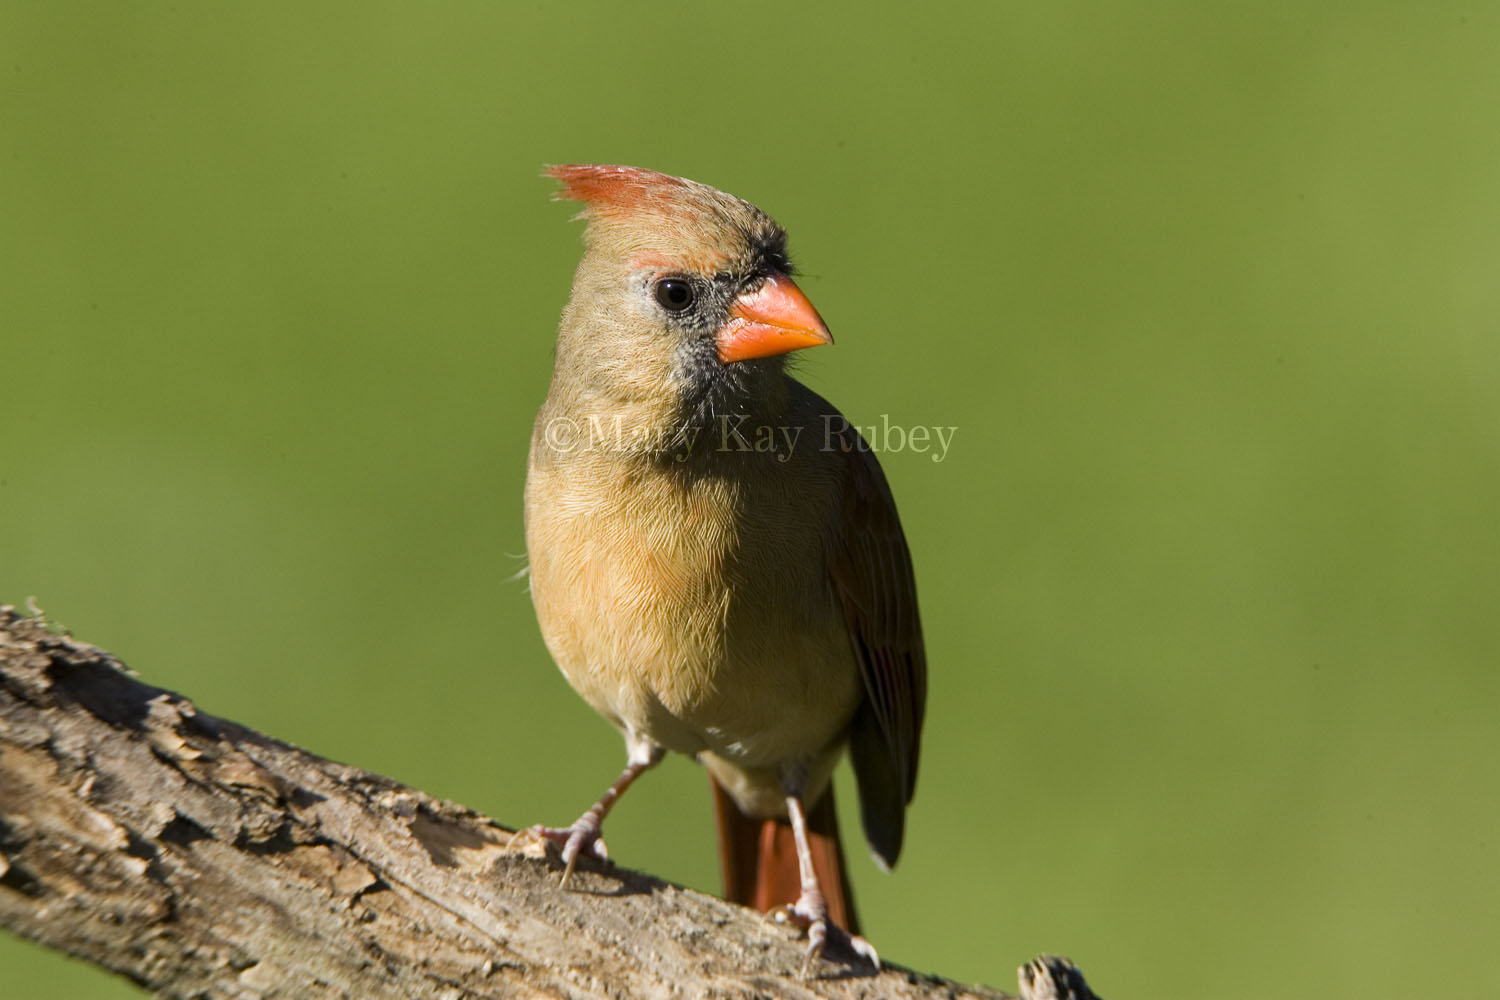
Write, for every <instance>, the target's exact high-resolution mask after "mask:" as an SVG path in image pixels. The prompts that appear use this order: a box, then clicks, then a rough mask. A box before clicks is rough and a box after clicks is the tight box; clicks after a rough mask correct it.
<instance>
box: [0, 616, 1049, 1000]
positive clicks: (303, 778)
mask: <svg viewBox="0 0 1500 1000" xmlns="http://www.w3.org/2000/svg"><path fill="white" fill-rule="evenodd" d="M522 840H527V838H517V842H518V844H519V843H520V842H521V841H522ZM510 843H511V834H510V832H509V831H506V830H505V829H503V828H501V827H499V826H498V825H496V824H495V823H493V822H492V821H490V820H488V819H486V818H485V817H483V816H480V815H479V814H477V813H475V812H474V811H472V810H470V809H465V808H463V807H462V806H458V805H454V804H453V803H450V802H444V801H441V800H438V799H435V798H433V797H431V796H429V795H425V794H423V793H422V792H419V791H416V790H414V789H411V788H407V787H405V786H402V785H400V784H398V783H396V782H394V781H392V780H390V779H388V778H383V777H380V776H379V775H375V774H370V773H369V772H367V771H361V770H359V769H358V768H354V767H348V766H346V765H343V764H335V763H333V762H331V761H327V760H323V759H322V758H319V757H315V756H313V755H312V754H309V753H306V752H304V751H302V750H299V749H297V748H296V747H292V746H288V745H287V744H285V743H281V742H279V741H277V740H274V739H271V738H270V737H267V736H263V735H261V734H260V733H256V732H253V731H252V730H249V729H246V728H244V727H243V726H239V725H236V724H235V723H233V722H228V721H226V720H223V719H219V718H215V717H214V716H211V715H207V714H205V713H203V712H200V711H198V709H197V708H196V707H195V706H194V705H193V703H192V702H190V701H188V700H187V699H185V698H183V697H181V696H179V695H176V694H173V693H172V692H170V691H163V690H161V689H160V688H154V687H150V686H148V685H145V684H142V683H140V682H139V681H137V680H136V679H134V677H133V676H132V675H131V674H130V673H129V672H128V671H127V670H126V668H125V667H124V666H123V665H122V664H121V663H120V662H119V661H118V660H117V659H115V658H114V657H112V656H110V655H109V654H108V653H105V652H103V651H102V650H99V649H96V648H94V647H92V646H88V645H86V644H83V643H78V642H75V641H73V640H72V639H71V638H67V637H64V636H59V635H55V634H53V633H52V632H50V631H48V629H47V628H46V627H45V623H44V622H43V621H42V620H41V619H39V618H33V617H24V616H21V615H19V614H17V613H16V612H15V610H14V609H12V608H9V607H0V927H5V928H7V929H9V930H11V931H14V932H15V933H17V934H20V935H22V936H24V937H27V938H30V939H31V940H33V941H37V942H40V943H41V944H44V945H46V946H48V947H51V948H56V949H59V950H61V951H64V952H67V953H68V954H70V955H74V956H76V957H78V958H82V959H84V960H86V961H88V962H92V963H94V964H96V965H99V966H102V967H104V968H106V969H110V970H112V971H114V972H117V973H119V974H121V975H124V976H127V977H129V978H130V979H131V980H133V981H134V982H136V983H138V984H139V985H141V986H142V987H144V988H146V989H148V990H152V991H154V992H158V993H161V994H164V995H167V996H174V997H261V996H268V995H272V994H274V995H276V996H289V997H307V998H317V997H359V998H366V997H369V998H375V997H402V998H438V997H442V998H448V1000H457V998H481V997H510V996H547V997H601V998H602V997H611V998H627V997H660V996H713V997H725V998H729V997H751V996H766V995H775V996H788V997H853V996H856V995H858V996H860V997H866V998H887V997H890V998H895V997H902V998H917V997H944V998H958V997H975V998H997V997H1000V996H1002V994H999V993H996V992H994V991H992V990H989V989H986V988H983V987H964V986H960V985H958V984H955V983H951V982H949V981H947V980H943V979H938V978H934V977H931V976H924V975H918V974H916V973H912V972H909V971H907V970H905V969H901V968H894V967H891V968H887V969H886V970H885V971H883V972H881V973H880V974H878V975H868V976H867V975H863V974H861V973H862V970H850V971H847V972H843V973H840V972H839V971H838V970H837V969H836V967H834V966H832V965H826V964H825V970H827V971H825V975H824V977H823V978H819V979H816V980H813V981H802V980H800V979H799V978H798V972H799V971H800V968H801V965H802V952H803V947H804V945H803V944H802V942H800V941H798V940H795V939H794V938H793V937H792V936H791V934H790V933H789V932H788V931H787V930H786V929H784V928H782V927H779V926H776V925H773V924H769V923H765V922H763V921H762V919H761V917H760V915H759V914H756V913H754V912H753V911H750V910H747V909H745V908H743V907H739V906H733V905H730V904H728V903H725V902H722V901H721V900H717V899H714V898H712V897H709V896H705V895H702V894H700V893H696V892H692V891H689V890H686V889H682V888H680V887H678V886H674V885H671V884H669V883H666V882H662V881H660V880H658V879H654V878H652V877H650V876H647V875H642V874H639V873H637V872H632V871H628V870H626V869H623V868H618V867H614V866H609V865H596V866H584V865H581V866H580V869H579V871H578V872H577V873H575V875H574V886H573V887H570V889H569V890H568V891H562V890H559V888H558V886H557V872H556V868H555V865H553V864H552V863H551V862H549V861H547V860H544V859H542V858H540V852H541V849H540V847H539V845H536V844H530V846H529V847H527V848H526V849H520V848H519V847H518V848H517V849H515V850H512V849H511V848H510ZM1028 992H1029V990H1028Z"/></svg>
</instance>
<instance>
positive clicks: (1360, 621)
mask: <svg viewBox="0 0 1500 1000" xmlns="http://www.w3.org/2000/svg"><path fill="white" fill-rule="evenodd" d="M1497 115H1500V11H1497V9H1496V7H1495V6H1494V5H1493V4H1476V3H1469V4H1463V3H1450V2H1440V3H1424V4H1417V3H1354V2H1349V3H1314V4H1308V5H1294V4H1260V5H1244V4H1238V5H1230V4H1204V3H1193V2H1187V0H1178V2H1171V3H1157V4H1144V5H1143V4H1139V3H1119V2H1112V3H1098V4H1079V3H1060V4H1034V3H1026V4H1018V3H1014V4H990V5H981V4H969V5H963V6H954V7H944V6H942V5H933V4H923V5H918V6H917V7H915V8H914V7H912V6H911V5H900V6H891V7H889V8H888V9H884V10H882V9H880V8H879V7H872V6H870V5H857V4H853V3H843V4H830V5H826V6H822V7H820V6H818V5H813V4H806V3H801V4H787V3H762V4H757V5H754V6H750V7H743V6H731V5H721V6H717V7H712V8H710V7H707V6H704V7H674V6H672V5H663V4H651V5H642V6H630V5H626V4H620V3H600V2H593V0H589V2H582V0H579V2H574V3H571V4H568V5H566V6H562V5H547V6H544V5H541V4H535V5H524V6H523V5H503V4H496V3H465V4H456V3H435V4H394V3H368V2H362V3H352V2H346V3H333V4H329V3H313V4H305V3H299V4H289V3H263V4H239V5H229V4H212V5H209V4H189V3H178V4H172V5H169V4H165V3H155V2H150V3H145V2H137V3H129V4H99V3H89V4H82V3H76V2H54V3H47V4H42V3H35V4H33V3H21V2H11V3H6V4H5V5H4V6H3V8H0V434H3V437H0V440H3V452H0V600H5V601H9V602H11V603H20V602H21V601H23V600H24V599H25V598H26V597H27V596H28V595H35V596H36V597H37V599H38V601H39V602H40V604H41V606H42V607H43V608H45V609H46V610H47V611H48V612H49V613H50V614H52V615H53V616H55V617H56V618H57V619H59V620H60V621H61V622H63V623H64V624H65V625H67V626H68V627H70V628H71V629H72V630H73V632H74V633H75V634H76V635H77V636H79V637H80V638H82V639H85V640H88V641H90V642H94V643H97V644H99V645H102V646H105V647H108V648H109V649H112V650H114V651H116V652H118V653H119V654H120V655H122V656H123V657H124V658H125V659H126V660H127V661H128V662H130V663H131V664H132V665H133V666H135V667H136V668H137V669H138V670H139V671H140V672H141V673H142V674H143V675H144V676H145V678H146V679H147V680H149V681H151V682H152V683H155V684H159V685H163V686H166V687H169V688H174V689H177V690H180V691H182V692H184V693H185V694H187V695H189V696H191V697H193V698H195V699H196V700H197V701H198V702H199V703H200V704H201V705H202V706H203V707H204V708H205V710H208V711H212V712H214V713H217V714H221V715H226V716H229V717H232V718H235V719H237V720H240V721H242V722H245V723H247V724H250V725H253V726H256V727H258V728H261V729H264V730H266V731H268V732H270V733H272V734H274V735H276V736H279V737H282V738H285V739H288V740H291V741H294V742H296V743H298V744H301V745H303V746H305V747H308V748H309V749H311V750H314V751H316V752H318V753H321V754H324V755H327V756H330V757H333V758H337V759H339V760H344V761H349V762H353V763H356V764H360V765H363V766H365V767H368V768H372V769H374V770H377V771H382V772H385V773H388V774H391V775H393V776H395V777H397V778H399V779H401V780H403V781H406V782H410V783H412V784H414V785H417V786H420V787H422V788H424V789H427V790H429V791H432V792H434V793H437V794H439V795H443V796H447V797H451V798H453V799H457V800H459V801H462V802H464V803H467V804H469V805H472V806H474V807H476V808H479V809H482V810H484V811H486V812H488V813H490V814H492V815H494V816H496V817H497V818H499V819H500V820H502V821H504V822H506V823H509V824H513V825H514V824H528V823H533V822H538V821H547V822H552V823H561V822H567V821H571V820H572V819H573V817H575V816H576V815H577V814H578V812H579V811H580V810H581V809H582V808H583V807H584V806H585V805H587V804H588V803H589V802H592V801H593V799H594V798H595V797H596V796H597V794H598V793H599V792H600V790H601V789H602V787H603V785H604V784H605V783H606V782H607V781H609V780H610V779H612V778H613V777H614V775H615V774H616V772H617V770H618V768H619V766H620V765H621V764H622V762H623V750H622V747H621V744H620V741H619V739H618V737H617V736H616V735H615V733H614V732H613V731H612V730H611V729H610V728H609V727H608V726H607V725H606V724H605V723H604V722H602V721H600V720H599V719H597V718H596V717H595V716H594V715H593V714H592V713H591V712H590V711H589V709H588V708H587V707H585V706H584V704H583V703H582V702H581V701H580V700H578V699H577V698H576V697H575V696H574V695H573V693H572V692H571V691H570V690H569V689H568V687H567V685H566V684H565V683H564V681H563V680H562V678H561V676H560V675H559V674H558V673H557V672H556V670H555V669H554V668H553V667H552V665H551V664H550V662H549V660H548V657H547V654H546V651H545V649H544V648H543V646H542V644H541V642H540V639H539V637H538V634H537V630H536V626H535V623H534V621H533V618H532V611H531V606H530V602H529V599H528V598H527V595H526V592H525V589H524V582H523V581H518V580H517V579H515V577H514V574H515V573H516V572H517V570H519V569H520V568H521V567H522V565H523V557H522V555H521V553H522V551H523V547H524V543H523V539H522V528H521V484H522V478H523V475H524V464H525V452H526V446H527V437H528V433H529V429H530V421H531V418H532V414H533V413H534V411H535V408H536V406H537V404H538V402H539V401H540V399H541V397H542V395H543V393H544V391H545V388H546V384H547V378H548V373H549V370H550V351H551V344H552V337H553V331H554V328H555V324H556V320H557V316H558V313H559V310H560V308H561V307H562V304H563V302H564V300H565V298H566V296H567V292H568V287H569V282H570V279H571V273H572V269H573V266H574V264H575V262H576V259H577V256H578V253H579V227H578V225H577V224H574V223H571V222H569V221H568V220H569V216H570V215H571V213H572V209H571V208H569V207H566V206H562V205H558V204H554V203H551V202H549V201H548V197H547V196H548V192H549V189H550V187H551V185H550V184H549V183H547V182H545V181H543V180H542V179H540V178H539V176H538V172H539V170H540V168H541V166H542V164H544V163H548V162H568V161H579V160H582V161H604V162H622V163H635V164H643V165H648V166H651V167H655V168H657V169H661V170H665V171H669V172H673V173H679V174H684V175H687V176H690V177H694V178H696V179H699V180H703V181H706V182H708V183H711V184H714V185H716V186H719V187H722V188H725V189H727V190H729V191H731V192H734V193H735V194H738V195H741V196H743V197H745V198H747V199H749V200H751V201H754V202H756V203H758V204H760V205H761V206H762V207H764V208H765V209H767V210H768V211H770V212H771V213H772V214H774V215H775V216H776V217H777V218H778V219H779V220H780V221H781V222H782V223H783V224H785V225H786V226H787V227H788V228H789V229H790V230H791V233H792V240H793V250H794V252H795V253H796V254H797V256H798V260H799V263H800V265H801V267H802V268H803V270H804V272H805V274H806V275H807V277H806V278H805V279H804V280H803V281H802V284H803V287H804V288H805V289H806V290H807V291H808V293H809V294H810V296H811V297H812V298H813V300H814V301H815V302H816V303H817V304H818V307H819V309H820V310H821V311H822V313H823V315H824V316H825V317H827V319H828V321H829V324H830V326H831V327H832V328H833V330H834V331H835V333H836V335H837V336H838V338H839V341H838V346H837V347H836V348H832V349H825V350H821V351H816V352H809V354H808V356H806V358H805V361H804V364H803V368H802V371H803V373H804V376H805V378H806V379H807V380H808V381H809V382H810V383H811V384H812V385H813V386H814V387H816V388H817V389H818V390H820V391H822V392H824V393H825V394H827V395H828V396H830V397H831V398H832V399H834V400H836V401H837V402H838V403H839V405H840V406H841V407H842V408H843V409H844V410H845V411H846V412H847V413H849V414H850V415H851V416H852V417H853V418H854V419H855V421H856V422H857V423H861V424H870V423H873V422H878V421H879V420H880V419H881V415H882V414H886V415H889V419H890V420H891V421H892V422H893V423H896V424H900V425H903V426H911V425H929V426H931V425H944V426H956V427H957V428H958V430H957V432H956V437H955V439H954V442H953V447H952V450H951V452H950V453H949V455H948V457H947V459H946V460H945V461H943V462H941V463H936V462H933V461H931V460H930V456H927V455H918V454H913V453H911V452H890V453H887V454H886V455H885V456H884V457H883V461H884V464H885V466H886V469H887V471H888V473H889V475H890V478H891V480H892V483H893V486H894V489H895V492H896V495H897V497H898V499H899V500H900V503H901V509H902V513H903V515H904V518H905V521H906V527H907V533H908V535H909V537H910V540H911V546H912V549H913V551H914V553H915V556H916V564H917V571H918V577H919V583H920V588H921V594H922V601H923V611H924V618H925V624H926V633H927V638H928V643H929V653H930V658H931V663H932V671H933V678H932V697H931V704H930V707H929V716H928V724H927V731H926V742H925V747H924V752H923V769H924V770H923V773H922V776H921V781H920V782H919V787H918V796H917V800H916V803H915V808H914V812H913V814H912V817H911V827H910V830H909V835H908V840H907V844H908V847H907V852H906V854H905V856H904V857H903V859H902V863H901V865H900V866H899V867H898V869H897V871H896V872H895V874H894V875H892V876H883V875H881V874H879V873H878V872H877V871H876V869H875V868H874V866H873V865H872V864H867V863H865V861H864V860H863V852H862V851H860V852H858V853H859V854H860V858H858V859H857V864H856V870H855V879H856V882H857V886H858V890H859V893H860V901H861V904H862V906H863V908H864V910H865V911H866V923H867V932H868V934H869V936H870V937H871V939H872V940H873V941H874V942H875V943H876V944H877V945H878V946H879V947H880V949H881V952H882V954H883V955H885V956H886V957H887V958H889V959H891V960H894V961H896V962H900V963H904V964H910V965H913V966H915V967H917V968H919V969H924V970H936V971H940V972H942V973H945V974H948V975H952V976H956V977H959V978H962V979H967V980H975V979H977V980H984V981H988V982H990V983H994V984H998V985H1003V986H1008V985H1010V984H1012V983H1013V982H1014V978H1013V971H1012V970H1013V969H1014V968H1015V966H1016V965H1017V964H1018V963H1020V962H1021V961H1023V960H1025V959H1026V958H1028V957H1029V956H1031V955H1032V954H1034V953H1036V952H1038V951H1041V950H1053V951H1060V952H1063V953H1066V954H1071V955H1072V956H1074V957H1075V958H1076V959H1077V960H1078V961H1079V962H1080V963H1081V964H1082V965H1083V967H1084V969H1085V970H1086V971H1087V972H1088V973H1089V975H1090V978H1091V979H1092V980H1093V981H1094V982H1095V984H1096V985H1097V986H1098V988H1099V989H1100V991H1101V992H1102V993H1104V995H1106V996H1108V997H1148V996H1150V997H1172V996H1183V997H1201V996H1213V997H1225V998H1235V997H1261V996H1265V995H1266V993H1267V991H1268V990H1274V991H1275V992H1276V993H1278V994H1282V993H1288V994H1296V995H1306V996H1317V997H1368V996H1376V995H1383V994H1385V993H1389V992H1393V991H1394V990H1397V989H1401V990H1404V989H1406V988H1409V987H1411V986H1412V984H1414V983H1420V982H1430V981H1432V979H1433V977H1434V976H1435V975H1440V974H1441V975H1448V976H1454V977H1457V980H1458V981H1459V982H1461V984H1462V986H1461V992H1464V993H1465V994H1467V995H1473V996H1483V995H1496V994H1497V993H1500V969H1497V968H1496V967H1495V963H1494V962H1492V961H1489V960H1488V959H1486V958H1484V957H1483V956H1485V955H1487V954H1488V953H1489V950H1490V948H1491V947H1492V946H1493V943H1494V934H1495V933H1496V929H1497V928H1500V903H1497V899H1500V828H1497V824H1500V795H1497V789H1500V763H1497V760H1500V758H1497V745H1496V744H1497V735H1496V730H1497V714H1500V713H1497V706H1500V680H1497V672H1496V669H1495V668H1496V663H1497V659H1500V625H1497V618H1500V613H1497V612H1500V608H1497V605H1500V518H1497V506H1500V336H1497V334H1500V330H1497V325H1500V324H1497V320H1496V317H1497V314H1500V291H1497V288H1500V284H1497V274H1500V118H1497ZM841 780H842V781H845V782H847V775H845V776H844V777H843V778H841ZM843 787H844V789H845V794H844V795H843V797H842V803H841V804H842V806H843V807H844V809H845V810H846V817H845V819H846V822H849V823H850V824H851V828H852V823H853V815H852V812H848V811H849V810H851V809H852V807H853V804H854V797H853V795H852V788H851V787H850V786H849V785H848V784H847V783H846V784H845V785H844V786H843ZM711 830H712V823H711V818H710V813H709V806H708V801H707V795H706V782H705V779H704V778H703V776H702V775H701V773H699V771H698V769H697V768H696V767H695V766H694V765H692V764H690V763H689V762H687V761H685V760H673V761H671V762H669V765H668V766H666V767H664V768H662V769H661V770H660V772H659V773H657V774H655V775H653V776H652V777H651V779H650V780H647V781H644V782H642V783H641V784H640V785H638V786H637V787H636V789H635V790H634V791H632V793H631V794H630V796H629V797H628V798H627V799H626V801H625V802H624V804H623V805H622V806H621V807H620V809H619V810H617V812H616V814H615V815H614V816H613V817H611V822H610V827H609V840H610V845H611V847H612V849H613V852H614V854H615V856H616V857H617V858H618V859H619V860H621V861H622V862H623V863H626V864H629V865H632V866H636V867H640V868H644V869H647V870H650V871H653V872H657V873H659V874H661V875H664V876H666V877H668V878H671V879H674V880H678V881H681V882H685V883H687V884H689V885H693V886H699V887H703V888H708V889H715V888H716V887H717V873H716V870H715V867H714V854H713V848H712V845H711V837H712V833H711ZM0 976H3V979H0V993H3V994H4V995H5V997H7V998H13V997H14V998H31V997H61V996H67V997H70V998H71V997H126V996H131V995H135V991H134V989H133V988H132V987H130V986H128V985H127V984H125V983H123V981H115V980H113V979H110V978H108V977H106V976H104V975H102V974H100V973H97V972H94V971H92V970H89V969H86V968H84V967H82V966H80V965H77V964H74V963H71V962H69V961H67V960H64V959H62V958H59V957H57V956H54V955H51V954H47V953H44V952H43V951H41V950H40V949H37V948H35V947H34V946H32V945H30V944H26V943H23V942H21V941H19V940H17V939H14V938H8V937H7V938H5V939H3V940H0ZM1012 988H1013V987H1012Z"/></svg>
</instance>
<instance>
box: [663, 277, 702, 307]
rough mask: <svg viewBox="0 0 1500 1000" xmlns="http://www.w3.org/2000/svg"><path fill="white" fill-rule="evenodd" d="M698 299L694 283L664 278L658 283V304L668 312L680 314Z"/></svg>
mask: <svg viewBox="0 0 1500 1000" xmlns="http://www.w3.org/2000/svg"><path fill="white" fill-rule="evenodd" d="M697 297H698V296H697V293H696V292H694V291H693V286H692V283H691V282H688V281H684V280H683V279H681V278H663V279H662V280H661V281H658V282H657V283H656V302H657V304H658V305H660V306H661V307H662V308H663V309H665V310H666V311H667V312H674V313H680V312H682V311H683V310H685V309H687V308H688V307H689V306H691V305H692V304H693V300H694V299H696V298H697Z"/></svg>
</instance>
